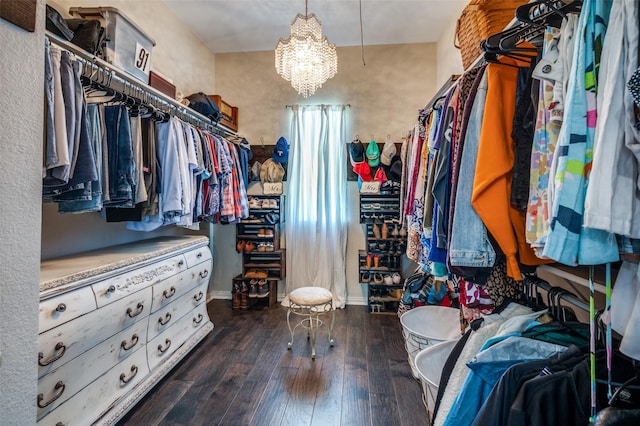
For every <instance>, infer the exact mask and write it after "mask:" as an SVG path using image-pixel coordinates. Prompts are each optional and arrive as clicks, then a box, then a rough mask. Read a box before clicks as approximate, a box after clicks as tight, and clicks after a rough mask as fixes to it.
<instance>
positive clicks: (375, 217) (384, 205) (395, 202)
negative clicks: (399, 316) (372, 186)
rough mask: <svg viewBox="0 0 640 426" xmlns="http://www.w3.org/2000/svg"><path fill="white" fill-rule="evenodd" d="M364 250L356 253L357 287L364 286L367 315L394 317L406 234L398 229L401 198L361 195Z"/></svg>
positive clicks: (400, 290)
mask: <svg viewBox="0 0 640 426" xmlns="http://www.w3.org/2000/svg"><path fill="white" fill-rule="evenodd" d="M360 222H361V223H363V224H364V225H365V237H366V248H365V250H360V251H359V253H358V254H359V256H358V257H359V265H360V268H359V273H360V283H361V284H366V285H367V304H368V306H369V312H370V313H393V314H395V313H397V310H398V304H399V302H400V298H401V297H402V286H403V283H404V279H403V277H402V259H403V257H404V254H405V252H406V232H405V231H404V230H403V229H401V227H400V195H399V193H395V192H394V193H388V194H360Z"/></svg>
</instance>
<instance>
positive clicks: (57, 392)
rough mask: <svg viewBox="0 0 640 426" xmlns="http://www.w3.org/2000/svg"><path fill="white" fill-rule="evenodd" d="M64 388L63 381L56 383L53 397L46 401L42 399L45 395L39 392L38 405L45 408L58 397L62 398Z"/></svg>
mask: <svg viewBox="0 0 640 426" xmlns="http://www.w3.org/2000/svg"><path fill="white" fill-rule="evenodd" d="M64 388H65V385H64V383H62V382H58V383H56V385H55V386H54V387H53V391H54V395H53V396H52V397H51V399H50V400H48V401H47V402H45V403H43V402H42V400H43V399H44V395H42V394H41V393H39V394H38V407H40V408H45V407H47V406H49V405H51V404H53V402H54V401H55V400H56V399H58V398H60V397H61V396H62V394H63V393H64Z"/></svg>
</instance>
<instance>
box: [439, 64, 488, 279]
mask: <svg viewBox="0 0 640 426" xmlns="http://www.w3.org/2000/svg"><path fill="white" fill-rule="evenodd" d="M478 84H479V86H478V91H477V93H476V97H475V99H474V101H473V106H472V109H471V116H470V118H469V124H468V125H467V133H466V135H465V139H464V141H463V142H461V143H464V146H463V148H462V157H461V159H460V172H459V177H458V188H457V190H456V200H455V208H454V210H453V226H452V227H451V235H450V236H449V239H450V244H449V263H450V264H451V265H455V266H470V267H491V266H493V264H494V263H495V261H496V252H495V250H494V249H493V246H492V245H491V242H490V241H489V237H488V234H487V228H486V227H485V226H484V223H483V222H482V220H481V219H480V217H479V216H478V214H477V213H476V211H475V210H474V209H473V207H472V206H471V194H472V192H473V177H474V175H475V172H476V158H477V156H478V146H479V144H480V129H481V127H482V117H483V115H484V105H485V100H486V96H487V73H486V72H484V73H483V74H482V78H481V80H480V81H479V83H478Z"/></svg>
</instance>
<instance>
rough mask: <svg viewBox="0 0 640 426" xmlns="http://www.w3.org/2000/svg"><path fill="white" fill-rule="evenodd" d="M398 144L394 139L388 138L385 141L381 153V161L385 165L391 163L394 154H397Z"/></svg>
mask: <svg viewBox="0 0 640 426" xmlns="http://www.w3.org/2000/svg"><path fill="white" fill-rule="evenodd" d="M396 152H397V150H396V144H394V143H393V142H392V141H390V140H388V141H386V142H385V143H384V147H382V153H381V154H380V162H381V163H382V164H384V165H385V166H390V165H391V160H392V159H393V156H394V155H396Z"/></svg>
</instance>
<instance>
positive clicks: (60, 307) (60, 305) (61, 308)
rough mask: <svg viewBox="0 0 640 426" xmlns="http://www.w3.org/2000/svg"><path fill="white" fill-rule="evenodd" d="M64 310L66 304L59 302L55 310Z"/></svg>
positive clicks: (61, 311)
mask: <svg viewBox="0 0 640 426" xmlns="http://www.w3.org/2000/svg"><path fill="white" fill-rule="evenodd" d="M66 310H67V305H65V304H64V303H60V304H59V305H58V306H56V312H60V313H63V312H64V311H66Z"/></svg>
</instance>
